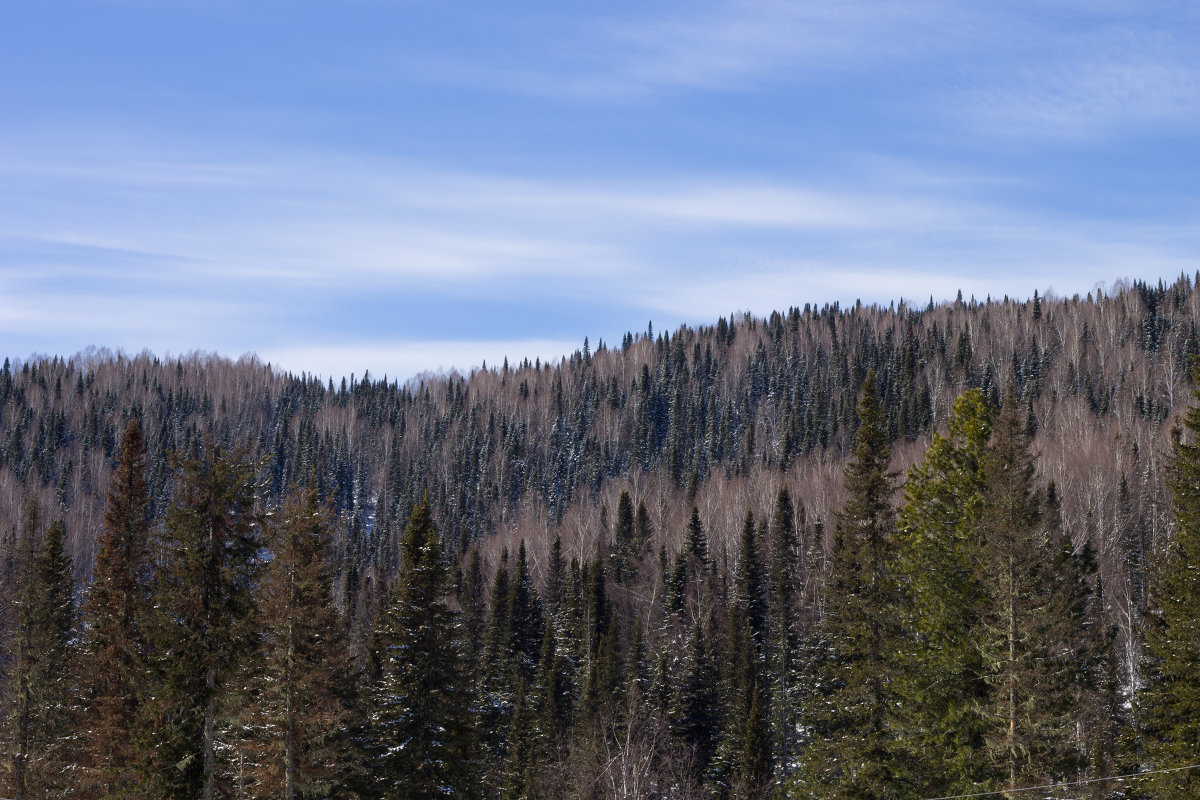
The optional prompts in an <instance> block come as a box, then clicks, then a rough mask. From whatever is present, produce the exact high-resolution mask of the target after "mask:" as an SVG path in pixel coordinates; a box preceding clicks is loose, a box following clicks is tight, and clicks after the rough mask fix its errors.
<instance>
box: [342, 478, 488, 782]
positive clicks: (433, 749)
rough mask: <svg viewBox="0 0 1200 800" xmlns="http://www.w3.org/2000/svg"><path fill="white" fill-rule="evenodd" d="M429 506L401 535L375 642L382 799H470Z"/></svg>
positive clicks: (467, 746) (455, 645)
mask: <svg viewBox="0 0 1200 800" xmlns="http://www.w3.org/2000/svg"><path fill="white" fill-rule="evenodd" d="M447 588H448V587H447V569H446V565H445V563H444V561H443V557H442V552H441V542H440V538H439V536H438V533H437V528H436V527H435V525H434V522H433V516H432V513H431V511H430V508H429V502H428V500H422V501H421V502H420V503H419V504H418V505H417V506H416V507H415V508H414V509H413V512H412V516H411V517H410V518H409V521H408V527H407V528H406V529H405V531H404V539H403V562H402V566H401V571H400V574H399V575H398V576H397V578H396V585H395V587H394V589H393V590H392V593H391V598H390V600H389V602H388V604H387V608H386V609H385V611H384V613H383V617H382V619H381V620H380V627H379V631H378V634H377V636H376V642H377V646H378V647H379V649H380V652H379V663H380V675H379V679H378V680H377V681H376V682H375V684H374V685H373V686H372V687H371V689H370V695H369V699H370V706H371V710H370V720H369V724H368V726H367V734H366V738H367V745H368V747H369V748H370V750H369V752H370V754H371V758H372V760H373V766H372V769H373V772H374V777H375V787H376V794H377V796H378V797H379V798H381V800H432V798H447V797H448V798H473V797H477V796H479V775H478V771H479V764H478V756H477V742H476V731H475V702H474V693H473V692H472V690H471V685H470V677H469V671H468V665H467V663H466V661H465V658H464V656H463V652H462V643H461V635H462V631H461V625H460V621H459V618H458V614H457V613H456V612H455V611H454V610H453V609H452V608H451V606H450V604H449V602H448V598H447Z"/></svg>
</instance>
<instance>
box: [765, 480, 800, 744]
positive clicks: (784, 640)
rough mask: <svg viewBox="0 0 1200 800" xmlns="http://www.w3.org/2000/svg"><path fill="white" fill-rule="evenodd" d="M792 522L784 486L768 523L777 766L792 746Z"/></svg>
mask: <svg viewBox="0 0 1200 800" xmlns="http://www.w3.org/2000/svg"><path fill="white" fill-rule="evenodd" d="M798 567H799V565H798V554H797V540H796V520H795V512H794V509H793V507H792V497H791V494H790V493H789V492H788V490H787V487H784V488H782V489H780V490H779V494H778V496H777V497H776V498H775V514H774V516H773V518H772V521H771V561H770V567H769V573H770V575H769V592H770V594H769V603H768V612H769V616H768V630H769V631H770V637H771V640H770V648H769V651H768V652H769V664H768V667H769V672H770V682H769V683H768V686H769V688H770V691H771V696H772V703H771V714H770V715H769V722H770V729H771V733H772V738H773V740H774V742H775V746H774V751H775V753H776V757H777V760H778V763H780V764H782V765H785V766H786V765H787V764H788V763H789V762H790V760H791V756H792V753H793V752H794V745H795V741H794V740H795V712H794V705H793V700H794V697H793V695H794V693H795V692H794V685H795V684H794V678H795V675H794V673H795V671H796V668H797V666H798V664H797V650H798V647H799V638H798V636H797V633H796V627H795V624H794V622H793V619H794V616H795V605H796V585H795V582H796V579H797V572H798Z"/></svg>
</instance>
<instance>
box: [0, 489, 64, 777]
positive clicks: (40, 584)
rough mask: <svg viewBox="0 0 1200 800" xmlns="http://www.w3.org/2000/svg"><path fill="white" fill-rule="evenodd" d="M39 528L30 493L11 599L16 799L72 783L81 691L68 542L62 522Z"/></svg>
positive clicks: (9, 728) (11, 744)
mask: <svg viewBox="0 0 1200 800" xmlns="http://www.w3.org/2000/svg"><path fill="white" fill-rule="evenodd" d="M40 528H41V509H40V506H39V505H38V503H37V501H36V500H34V499H32V498H31V499H30V500H29V501H28V503H27V504H26V507H25V514H24V520H23V523H22V526H21V532H20V534H19V538H18V541H17V547H16V553H15V559H14V561H15V563H14V564H13V567H12V575H13V579H14V581H15V585H14V587H13V589H14V590H15V597H13V598H12V599H11V600H10V602H11V603H12V605H13V606H14V608H12V611H11V614H12V617H13V620H14V626H13V627H14V630H13V632H12V635H11V643H10V647H11V650H10V652H9V654H8V656H9V661H10V663H9V674H8V678H9V688H8V695H7V697H6V698H5V699H6V703H5V706H6V708H5V709H4V711H5V712H6V719H5V729H4V734H5V736H4V739H5V742H4V744H5V750H6V751H7V758H6V759H5V764H4V766H5V768H6V769H7V771H8V773H9V787H10V793H11V797H12V798H13V800H31V799H32V798H42V797H53V796H57V795H60V794H62V793H63V791H64V789H66V788H67V787H69V786H72V785H73V784H72V783H71V782H70V781H69V778H70V776H69V774H67V769H66V767H67V760H68V755H67V752H66V746H67V738H68V736H69V734H70V728H69V727H68V725H67V723H68V720H69V719H70V717H71V714H72V708H71V699H72V693H73V690H74V685H73V683H72V679H73V677H74V669H73V667H74V663H73V662H74V659H73V655H74V653H73V652H72V637H73V635H74V628H75V599H74V587H73V585H72V577H71V575H72V567H71V559H70V557H68V556H67V555H66V551H65V550H64V548H63V537H64V528H63V524H62V522H61V521H60V520H55V521H54V522H52V523H51V524H50V525H49V527H48V528H47V529H46V531H45V533H44V535H43V534H42V532H41V530H40ZM39 540H40V541H39Z"/></svg>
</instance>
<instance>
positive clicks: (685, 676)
mask: <svg viewBox="0 0 1200 800" xmlns="http://www.w3.org/2000/svg"><path fill="white" fill-rule="evenodd" d="M707 636H708V634H707V632H706V631H705V630H704V629H703V628H702V627H701V624H700V622H699V621H697V622H696V623H694V624H693V625H692V629H691V632H690V633H689V635H688V639H687V651H686V655H685V656H684V660H683V664H682V665H681V668H680V675H679V676H678V682H677V683H676V684H675V685H676V687H677V688H676V691H675V693H674V697H673V698H672V708H671V732H672V733H673V734H674V735H675V736H676V737H678V738H679V740H680V741H681V742H682V743H683V745H684V746H685V747H687V748H688V750H689V751H690V755H691V756H692V758H693V759H694V763H695V765H696V768H697V771H698V773H699V774H703V773H704V772H705V771H707V769H708V764H709V762H710V761H711V759H712V756H713V751H714V750H715V749H716V745H717V738H718V736H719V735H720V730H721V722H722V720H721V714H720V694H719V692H718V690H719V685H718V681H719V672H718V667H717V664H716V659H715V658H714V656H713V654H712V652H711V651H710V650H709V647H708V644H707V642H706V638H707Z"/></svg>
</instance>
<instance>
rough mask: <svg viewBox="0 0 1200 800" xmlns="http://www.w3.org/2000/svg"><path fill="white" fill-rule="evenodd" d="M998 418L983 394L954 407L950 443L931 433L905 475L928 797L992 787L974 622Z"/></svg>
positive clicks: (916, 712) (915, 725) (916, 685)
mask: <svg viewBox="0 0 1200 800" xmlns="http://www.w3.org/2000/svg"><path fill="white" fill-rule="evenodd" d="M994 419H995V412H994V410H993V409H992V408H991V406H990V405H988V402H987V398H986V397H985V396H984V394H983V392H982V391H980V390H978V389H970V390H968V391H967V392H965V393H964V394H963V395H962V396H961V397H959V398H958V400H956V401H955V403H954V406H953V409H952V410H951V414H950V420H949V430H948V432H947V434H946V435H944V436H943V435H942V434H940V433H935V434H934V436H933V441H932V442H931V443H930V445H929V447H928V448H927V449H926V451H925V457H924V459H922V461H921V462H919V463H918V464H916V465H914V466H913V467H912V469H910V470H909V473H908V480H907V482H906V484H905V489H904V500H905V502H904V507H903V508H902V509H901V512H900V519H899V532H898V537H897V538H898V543H899V549H900V551H901V553H902V559H903V564H902V571H903V572H904V573H905V574H906V575H907V593H906V596H905V601H906V602H905V603H904V608H905V612H906V615H907V616H908V619H907V620H906V622H907V624H909V625H910V626H911V629H912V631H913V634H914V635H913V637H912V638H911V639H910V640H909V641H910V643H911V645H910V647H908V648H907V650H906V661H907V663H906V669H905V670H904V675H903V677H904V680H905V684H906V689H905V691H906V694H907V695H908V702H907V703H905V706H904V708H905V711H904V715H903V716H904V721H905V727H906V728H907V729H908V730H909V731H910V733H909V736H910V738H911V740H912V743H913V746H914V747H915V748H916V749H917V751H918V752H920V753H921V754H922V756H921V758H920V759H917V760H914V762H913V768H914V778H915V781H916V784H917V786H918V788H919V789H920V790H921V791H922V792H924V793H926V794H930V795H937V794H949V793H955V792H969V791H972V790H976V789H979V788H981V787H984V786H987V785H990V784H989V783H988V774H989V770H990V768H991V767H990V765H991V760H990V758H989V756H988V754H987V752H986V749H985V748H984V741H983V735H984V731H985V728H986V723H985V720H984V715H983V706H984V703H985V701H986V698H987V695H988V686H987V684H986V682H985V681H984V675H985V670H984V664H983V651H982V645H981V642H980V635H981V631H980V629H979V627H978V620H979V619H980V616H981V615H982V613H983V608H984V604H985V593H984V586H983V581H984V575H985V574H986V573H987V572H989V571H990V570H991V565H990V564H989V563H987V562H985V561H984V554H983V543H982V539H981V536H980V527H979V526H980V524H981V520H982V518H983V513H984V501H983V497H984V494H983V492H984V455H985V452H986V450H987V444H988V440H989V439H990V437H991V429H992V424H993V421H994Z"/></svg>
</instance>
